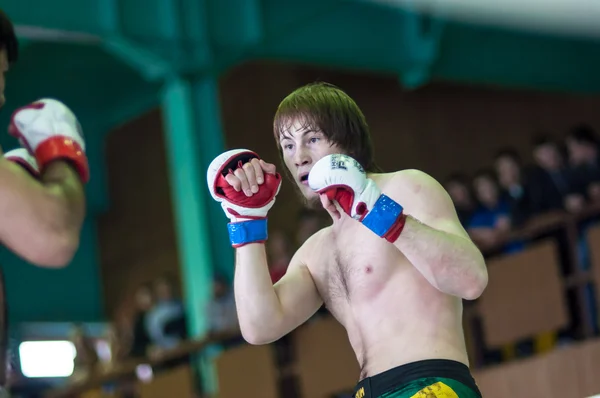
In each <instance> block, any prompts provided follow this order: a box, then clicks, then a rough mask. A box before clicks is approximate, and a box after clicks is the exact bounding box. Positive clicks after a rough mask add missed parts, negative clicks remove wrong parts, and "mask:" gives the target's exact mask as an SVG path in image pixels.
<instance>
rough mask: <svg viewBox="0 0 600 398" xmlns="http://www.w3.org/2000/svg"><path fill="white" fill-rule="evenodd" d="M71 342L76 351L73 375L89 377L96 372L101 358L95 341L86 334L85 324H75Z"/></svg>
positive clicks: (78, 377) (79, 377) (75, 377)
mask: <svg viewBox="0 0 600 398" xmlns="http://www.w3.org/2000/svg"><path fill="white" fill-rule="evenodd" d="M71 342H72V343H73V345H74V346H75V351H76V356H75V359H74V360H73V362H74V365H75V368H74V370H73V375H72V377H73V378H74V379H81V378H86V377H89V376H90V375H91V374H92V373H93V372H94V370H95V368H96V366H97V365H98V362H99V360H98V354H97V352H96V347H95V346H94V342H93V340H92V339H90V338H89V337H88V336H87V335H86V333H85V330H84V327H83V325H80V324H75V325H73V329H72V330H71Z"/></svg>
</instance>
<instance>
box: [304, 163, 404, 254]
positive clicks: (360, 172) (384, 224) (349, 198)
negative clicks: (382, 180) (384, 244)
mask: <svg viewBox="0 0 600 398" xmlns="http://www.w3.org/2000/svg"><path fill="white" fill-rule="evenodd" d="M308 185H309V186H310V187H311V189H313V190H314V191H315V192H317V193H319V194H325V195H327V198H329V200H332V201H333V200H335V201H336V202H337V203H338V204H339V205H340V207H341V208H342V210H344V212H345V213H346V214H348V215H349V216H350V217H352V218H354V219H356V220H358V221H360V222H361V223H363V225H365V226H366V227H367V228H369V229H370V230H371V231H373V232H374V233H376V234H377V235H379V236H380V237H382V238H385V239H387V240H388V241H390V242H394V241H395V240H396V239H397V238H398V236H399V235H400V232H402V228H403V227H404V222H405V219H406V216H405V215H404V213H403V208H402V206H400V205H399V204H398V203H396V202H395V201H394V200H392V199H391V198H390V197H388V196H387V195H385V194H382V192H381V190H380V189H379V187H378V186H377V185H376V184H375V182H374V181H373V180H371V179H370V178H367V174H366V173H365V170H364V169H363V167H362V166H361V165H360V164H359V163H358V162H357V161H356V160H355V159H353V158H351V157H350V156H347V155H340V154H335V155H328V156H325V157H323V158H322V159H320V160H319V161H318V162H317V163H315V165H314V166H313V168H312V169H311V170H310V173H309V175H308Z"/></svg>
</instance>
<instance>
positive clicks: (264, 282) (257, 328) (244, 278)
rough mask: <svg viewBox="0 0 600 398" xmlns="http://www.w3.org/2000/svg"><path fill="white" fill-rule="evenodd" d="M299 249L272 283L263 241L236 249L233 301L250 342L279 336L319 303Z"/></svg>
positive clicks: (312, 311)
mask: <svg viewBox="0 0 600 398" xmlns="http://www.w3.org/2000/svg"><path fill="white" fill-rule="evenodd" d="M307 243H308V242H307ZM301 252H302V248H301V249H300V250H299V251H298V252H297V253H296V255H294V257H293V258H292V260H291V262H290V265H289V266H288V269H287V272H286V274H285V275H284V276H283V277H282V278H281V279H280V280H279V281H278V282H277V283H276V284H275V286H273V283H272V282H271V277H270V275H269V271H268V265H267V257H266V252H265V245H264V244H249V245H246V246H242V247H240V248H238V249H237V250H236V269H235V279H234V289H235V301H236V307H237V312H238V320H239V323H240V330H241V332H242V335H243V336H244V339H245V340H246V341H248V342H249V343H251V344H268V343H271V342H273V341H275V340H278V339H279V338H281V337H283V336H284V335H286V334H288V333H289V332H291V331H292V330H294V329H295V328H297V327H298V326H300V325H301V324H303V323H304V322H306V321H307V320H308V319H309V318H310V317H311V316H312V315H313V314H314V313H315V312H317V310H318V309H319V307H320V306H321V305H322V303H323V302H322V300H321V297H320V296H319V293H318V291H317V288H316V287H315V284H314V282H313V280H312V277H311V275H310V271H309V270H308V268H307V267H306V265H304V264H303V262H302V261H301V260H300V257H301V256H302V254H301Z"/></svg>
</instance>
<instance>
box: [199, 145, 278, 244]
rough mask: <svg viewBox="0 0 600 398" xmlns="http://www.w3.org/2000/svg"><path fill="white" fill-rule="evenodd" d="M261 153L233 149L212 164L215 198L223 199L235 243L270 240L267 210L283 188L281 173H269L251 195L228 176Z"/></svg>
mask: <svg viewBox="0 0 600 398" xmlns="http://www.w3.org/2000/svg"><path fill="white" fill-rule="evenodd" d="M254 158H257V159H259V157H258V155H257V154H256V153H254V152H252V151H249V150H246V149H233V150H231V151H227V152H225V153H223V154H221V155H219V156H217V157H216V158H215V159H214V160H213V161H212V162H211V163H210V165H209V166H208V172H207V173H206V180H207V183H208V189H209V190H210V194H211V195H212V197H213V199H214V200H216V201H217V202H219V203H221V207H222V208H223V211H224V212H225V215H226V216H227V218H229V220H231V222H230V223H229V224H227V229H228V230H229V239H230V241H231V245H232V246H233V247H241V246H244V245H247V244H249V243H261V242H263V243H264V242H265V241H266V240H267V237H268V234H267V213H268V212H269V209H270V208H271V207H273V204H274V203H275V196H276V195H277V194H278V193H279V189H280V188H281V176H280V175H279V174H276V175H273V174H269V173H265V181H264V183H263V184H261V185H259V186H258V192H257V193H255V194H253V195H252V196H250V197H248V196H246V195H245V194H244V192H243V191H241V190H240V191H239V192H237V191H236V190H235V189H234V188H233V187H232V186H231V185H229V183H228V182H227V180H226V179H225V177H226V176H227V174H229V173H233V171H234V170H236V169H238V168H240V167H242V166H243V165H244V164H245V163H247V162H249V161H250V160H252V159H254Z"/></svg>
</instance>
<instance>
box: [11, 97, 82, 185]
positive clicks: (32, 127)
mask: <svg viewBox="0 0 600 398" xmlns="http://www.w3.org/2000/svg"><path fill="white" fill-rule="evenodd" d="M8 132H9V133H10V134H11V135H13V136H15V137H16V138H18V139H19V141H20V142H21V144H22V145H23V146H24V147H25V148H27V150H28V151H29V152H30V153H31V154H32V155H33V156H34V157H35V158H36V161H37V163H38V165H39V167H40V170H42V171H43V170H44V168H45V167H46V166H48V164H50V163H51V162H53V161H55V160H66V161H68V162H70V163H71V164H72V165H73V166H74V167H75V170H76V171H77V172H78V173H79V176H80V177H81V180H82V181H83V182H84V183H86V182H87V181H88V180H89V166H88V160H87V157H86V155H85V142H84V139H83V133H82V131H81V126H80V125H79V122H78V120H77V117H76V116H75V114H74V113H73V111H71V110H70V109H69V108H68V107H67V106H66V105H65V104H63V103H62V102H60V101H57V100H54V99H40V100H38V101H35V102H33V103H31V104H29V105H26V106H24V107H22V108H19V109H17V110H16V111H15V112H14V113H13V115H12V117H11V120H10V125H9V127H8Z"/></svg>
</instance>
